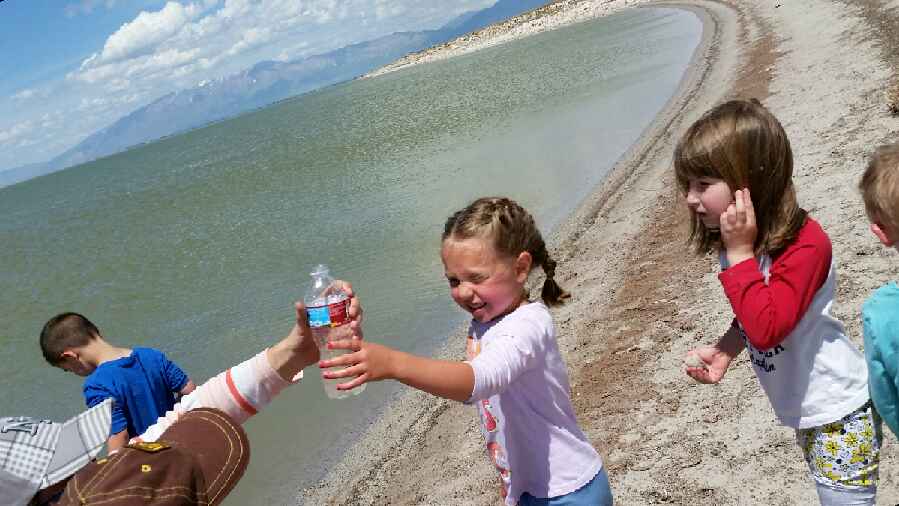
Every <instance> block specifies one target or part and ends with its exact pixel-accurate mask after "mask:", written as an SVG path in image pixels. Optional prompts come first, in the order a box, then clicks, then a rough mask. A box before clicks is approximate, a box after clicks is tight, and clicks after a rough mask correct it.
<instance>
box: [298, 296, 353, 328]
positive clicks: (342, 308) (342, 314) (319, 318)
mask: <svg viewBox="0 0 899 506" xmlns="http://www.w3.org/2000/svg"><path fill="white" fill-rule="evenodd" d="M349 305H350V299H343V300H342V301H340V302H335V303H333V304H328V305H327V306H313V307H307V308H306V316H307V317H308V318H309V326H310V327H312V328H319V327H339V326H341V325H343V324H344V323H348V322H349V321H350V317H349V314H347V310H348V308H349Z"/></svg>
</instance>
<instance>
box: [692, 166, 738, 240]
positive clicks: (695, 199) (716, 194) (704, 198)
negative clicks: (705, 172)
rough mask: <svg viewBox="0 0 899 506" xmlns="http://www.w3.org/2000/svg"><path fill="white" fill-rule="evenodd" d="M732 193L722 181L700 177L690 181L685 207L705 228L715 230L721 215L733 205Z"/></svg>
mask: <svg viewBox="0 0 899 506" xmlns="http://www.w3.org/2000/svg"><path fill="white" fill-rule="evenodd" d="M733 201H734V193H733V192H732V191H731V189H730V187H729V186H728V185H727V183H726V182H724V180H723V179H717V178H713V177H700V178H696V179H690V182H689V186H688V188H687V207H689V208H690V211H691V212H693V213H694V214H695V215H696V216H697V217H698V218H699V220H700V221H702V224H703V225H705V227H706V228H708V229H711V230H717V229H718V228H719V227H720V226H721V214H722V213H724V212H725V211H727V207H728V206H729V205H730V204H731V203H733Z"/></svg>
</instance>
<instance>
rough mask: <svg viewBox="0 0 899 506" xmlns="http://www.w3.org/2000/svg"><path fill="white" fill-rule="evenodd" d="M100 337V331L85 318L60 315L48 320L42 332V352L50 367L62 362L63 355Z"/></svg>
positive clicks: (73, 314) (76, 315)
mask: <svg viewBox="0 0 899 506" xmlns="http://www.w3.org/2000/svg"><path fill="white" fill-rule="evenodd" d="M99 336H100V331H99V330H98V329H97V326H96V325H94V324H93V323H92V322H91V321H90V320H88V319H87V318H86V317H85V316H83V315H80V314H78V313H71V312H69V313H60V314H58V315H56V316H54V317H53V318H50V319H49V320H47V323H45V324H44V328H43V329H42V330H41V352H42V353H43V354H44V359H46V360H47V362H49V363H50V365H54V366H55V365H59V363H60V362H62V353H63V352H64V351H66V350H70V349H72V348H78V347H80V346H84V345H86V344H87V343H89V342H91V341H93V340H94V339H96V338H97V337H99Z"/></svg>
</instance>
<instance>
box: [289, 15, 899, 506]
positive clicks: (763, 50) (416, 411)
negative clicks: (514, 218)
mask: <svg viewBox="0 0 899 506" xmlns="http://www.w3.org/2000/svg"><path fill="white" fill-rule="evenodd" d="M638 5H666V6H677V7H680V8H685V9H690V10H692V11H693V12H695V13H696V14H697V15H698V16H699V17H700V18H701V19H703V22H704V27H705V28H704V30H705V34H704V38H703V39H704V40H703V42H702V44H701V45H700V47H699V48H698V49H697V51H696V54H695V56H694V60H693V63H692V64H691V68H690V70H689V71H688V73H687V75H686V76H685V77H684V80H683V82H682V84H681V88H680V90H679V92H678V93H677V94H676V95H675V97H673V98H672V100H671V101H670V102H669V104H668V105H667V106H666V107H665V109H664V110H663V112H662V113H661V114H660V115H659V117H658V118H657V119H656V121H655V122H654V124H653V125H652V126H651V127H650V128H649V129H648V130H647V131H646V132H645V133H644V135H643V136H642V138H641V140H640V142H638V143H637V144H636V145H635V146H634V147H632V149H631V150H630V151H629V152H628V153H627V154H626V155H625V156H624V157H623V158H622V159H621V160H620V161H619V163H618V164H617V165H616V167H615V169H614V170H613V172H612V174H611V175H610V177H609V178H608V179H607V180H606V181H605V182H604V183H603V184H602V185H600V186H599V187H598V188H596V190H595V191H594V192H593V194H592V195H591V196H590V197H589V198H587V199H586V200H585V201H584V202H583V203H582V205H581V206H580V208H579V209H578V210H577V211H576V212H575V213H574V214H573V215H572V216H571V217H570V218H569V219H568V220H567V222H566V223H564V224H563V225H562V226H561V227H560V228H559V229H558V230H556V231H555V233H554V235H553V237H552V241H551V242H552V245H553V249H554V252H555V255H556V256H557V258H558V260H559V268H558V270H557V273H558V276H559V277H558V279H559V281H560V283H561V284H562V286H564V287H566V288H568V289H570V290H571V291H572V292H573V294H574V297H573V299H572V301H571V302H570V303H568V304H566V305H565V306H563V307H561V308H559V309H556V310H554V317H555V321H556V324H557V328H558V334H559V342H560V346H561V348H562V350H563V353H564V354H565V358H566V360H567V363H568V367H569V371H570V374H571V379H572V397H573V400H574V403H575V408H576V410H577V414H578V419H579V421H580V424H581V426H582V427H583V428H584V430H585V432H586V433H587V435H588V437H589V438H590V439H591V441H592V442H593V444H594V446H595V447H596V448H597V449H598V450H599V451H600V453H601V455H602V456H603V459H604V462H605V465H606V467H607V469H608V473H609V476H610V481H611V485H612V490H613V492H614V494H615V498H616V503H617V504H622V505H644V504H695V503H697V502H701V503H704V504H714V505H738V504H771V505H806V504H817V497H816V495H815V491H814V486H813V484H812V482H811V481H810V479H809V478H808V477H807V475H806V470H805V465H804V463H803V461H802V457H801V453H800V450H799V449H798V447H797V446H796V444H795V437H794V433H793V431H792V430H791V429H788V428H786V427H782V426H780V425H778V424H777V422H776V419H775V417H774V413H773V411H772V410H771V407H770V406H769V404H768V401H767V399H766V397H765V395H764V394H763V393H762V392H761V389H760V387H759V384H758V381H757V380H756V378H755V375H754V373H753V371H752V370H751V368H750V366H749V364H748V363H746V361H745V359H742V360H740V361H738V362H737V363H735V364H734V365H733V366H732V367H731V369H730V371H729V372H728V374H727V376H725V378H724V380H723V381H722V382H721V383H720V384H719V385H715V386H709V385H700V384H697V383H695V382H693V381H692V380H691V379H690V378H688V377H687V376H686V375H685V374H684V373H683V371H682V360H683V357H684V355H685V354H686V352H687V351H688V350H689V349H691V348H693V347H695V346H697V345H700V344H705V343H711V342H713V341H714V340H716V339H717V338H718V337H719V336H720V334H721V333H722V332H723V331H724V330H725V329H726V328H727V326H728V325H729V322H730V318H731V316H732V312H731V309H730V307H729V305H728V303H727V300H726V298H725V297H724V295H723V292H722V290H721V287H720V284H719V282H718V280H717V279H716V276H715V273H716V270H717V265H716V262H715V261H714V259H712V258H711V257H697V256H695V255H693V253H692V252H691V251H690V250H689V249H688V247H687V246H686V244H685V239H686V231H687V214H686V213H687V211H686V207H685V206H684V205H683V202H682V200H681V198H680V197H679V196H678V195H677V194H676V192H675V191H674V189H673V188H674V184H673V174H672V170H671V156H672V153H673V146H674V143H675V142H676V140H677V138H678V136H679V135H680V133H681V132H683V130H684V129H685V128H686V126H688V125H689V124H690V123H691V122H692V121H694V120H695V119H696V118H697V117H698V116H699V115H700V114H701V113H702V112H703V111H705V110H707V109H708V108H709V107H711V106H712V105H714V104H716V103H719V102H721V101H722V100H725V99H728V98H733V97H757V98H759V99H761V100H762V101H763V102H764V103H765V104H766V105H767V106H768V107H769V108H770V109H771V110H772V112H774V114H775V115H777V116H778V118H780V120H781V121H782V122H783V124H784V127H785V128H786V130H787V133H788V134H789V136H790V140H791V142H792V145H793V151H794V156H795V167H796V170H795V174H794V181H795V182H796V185H797V189H798V193H799V199H800V203H801V204H802V206H803V207H804V208H806V209H808V210H809V211H810V213H811V214H812V216H813V217H814V218H815V219H817V220H818V221H819V222H820V223H821V225H822V226H823V227H824V229H825V230H826V231H827V232H828V234H829V235H830V237H831V240H832V242H833V247H834V248H833V251H834V257H835V259H836V262H837V271H838V291H837V300H836V302H835V304H834V307H833V313H834V315H835V316H836V317H838V318H839V319H841V320H842V321H843V322H844V323H845V324H846V328H847V331H848V333H849V335H850V336H851V338H852V339H853V340H854V341H855V342H856V343H859V345H860V343H861V326H860V321H859V314H860V309H861V304H862V302H863V301H864V299H865V298H866V297H867V296H868V294H870V293H871V291H873V290H874V289H875V288H876V287H878V286H880V285H881V284H883V283H885V282H886V281H888V280H889V279H891V278H892V277H894V273H895V272H896V270H897V267H899V258H897V257H896V254H895V253H890V252H888V251H885V250H884V249H882V248H881V246H880V244H879V243H878V242H877V241H876V239H875V238H874V237H873V236H872V235H871V234H870V233H869V232H868V225H867V221H866V219H865V215H864V210H863V206H862V203H861V200H860V197H859V195H858V192H857V190H856V184H857V181H858V178H859V176H860V175H861V172H862V171H863V170H864V166H865V160H866V157H867V155H868V154H869V153H870V151H871V149H872V148H873V147H874V146H876V145H878V144H881V143H883V142H887V141H892V140H895V139H896V132H897V130H899V119H896V118H894V117H892V116H891V115H890V113H889V111H888V108H887V101H886V90H887V89H888V87H889V86H890V83H891V82H892V79H893V76H894V75H896V70H897V65H899V56H897V55H899V52H897V51H895V50H894V49H895V48H896V47H897V43H896V41H895V40H894V38H895V37H896V36H895V35H894V34H895V33H899V31H897V28H899V14H897V12H896V11H893V10H892V9H895V8H896V7H897V6H899V2H897V1H895V0H893V1H886V0H884V1H877V0H859V1H856V2H840V1H830V0H805V1H802V2H797V1H786V0H779V1H778V0H764V1H745V2H743V1H737V0H727V1H699V0H696V1H692V0H685V1H681V2H676V3H667V2H662V3H660V2H641V1H635V0H630V1H625V0H612V1H601V0H563V1H560V2H556V3H554V4H551V5H550V6H547V7H545V8H543V9H541V10H539V11H538V12H535V13H530V14H526V15H523V16H521V17H519V18H518V19H516V20H512V21H510V22H507V23H504V24H502V25H500V26H495V27H491V28H487V29H485V30H482V31H480V32H477V33H476V34H471V35H469V36H466V37H463V38H461V39H458V40H457V41H453V42H450V43H448V44H445V45H443V46H440V47H437V48H434V49H431V50H426V51H423V52H421V53H416V54H414V55H410V56H409V57H407V58H404V59H403V60H401V61H399V62H397V63H396V64H394V65H393V66H388V67H387V68H385V69H382V70H381V71H378V72H375V73H373V75H377V74H378V73H381V72H386V71H391V70H397V69H402V68H403V67H405V66H408V65H414V64H419V63H426V62H428V61H433V60H435V59H440V58H446V57H451V56H454V55H457V54H462V53H465V52H468V51H473V50H477V49H479V48H482V47H487V46H489V45H493V44H497V43H502V42H504V41H508V40H513V39H515V38H519V37H522V36H527V35H528V34H530V33H536V32H539V31H543V30H547V29H553V28H555V27H558V26H564V25H567V24H570V23H573V22H578V21H582V20H586V19H591V18H593V17H596V16H601V15H606V14H608V13H611V12H615V11H618V10H620V9H623V8H634V7H635V6H638ZM622 252H625V253H624V254H622ZM371 337H375V336H371ZM463 347H464V345H463V341H462V340H461V339H452V338H451V339H450V340H449V344H448V348H447V350H446V351H445V352H444V355H445V356H448V357H454V358H461V353H462V350H463ZM475 422H476V414H475V411H474V410H473V409H472V408H469V407H466V406H462V405H460V404H457V403H453V402H449V401H444V400H440V399H436V398H433V397H430V396H426V395H424V394H420V393H417V392H414V391H410V392H409V393H408V394H406V395H404V396H402V398H401V399H400V400H398V401H397V403H396V404H395V405H393V406H392V407H391V409H390V412H389V413H388V415H387V416H386V417H384V418H383V419H381V420H379V421H378V422H377V423H375V424H374V425H373V426H372V427H371V428H370V430H369V431H368V433H367V434H366V435H365V436H364V437H363V439H362V441H361V442H360V443H359V444H357V445H356V446H355V447H354V448H352V449H351V450H350V451H349V453H348V454H347V456H346V458H345V459H344V461H343V462H342V463H341V464H340V465H338V466H336V467H335V468H334V469H333V470H332V472H331V474H330V475H329V477H328V478H327V479H326V480H325V481H324V482H322V483H320V484H319V485H318V486H316V487H313V488H310V489H308V490H305V491H303V497H302V499H303V500H304V502H305V504H309V505H319V504H335V505H374V504H378V505H382V504H395V505H413V504H434V505H436V504H472V505H497V504H500V501H499V494H498V491H497V479H496V475H495V470H494V469H493V467H492V465H491V464H490V463H489V462H488V460H487V458H486V456H485V453H484V449H483V445H482V441H481V436H480V433H479V431H478V429H477V427H476V425H475ZM885 430H886V429H885ZM887 432H888V430H887ZM897 480H899V445H897V444H896V440H895V438H894V437H893V436H892V435H889V434H887V436H886V438H885V442H884V451H883V453H882V460H881V486H880V492H879V497H878V504H897V503H899V486H897Z"/></svg>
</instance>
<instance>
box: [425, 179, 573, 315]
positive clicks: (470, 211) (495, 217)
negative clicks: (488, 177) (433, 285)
mask: <svg viewBox="0 0 899 506" xmlns="http://www.w3.org/2000/svg"><path fill="white" fill-rule="evenodd" d="M473 237H479V238H482V239H485V240H488V241H489V242H490V243H491V244H492V245H493V247H494V249H496V251H497V252H498V253H500V254H502V255H504V256H508V257H511V258H516V257H518V255H519V254H521V253H522V252H524V251H527V252H528V253H530V255H531V257H532V258H533V260H534V264H537V265H539V266H540V267H542V268H543V272H544V273H546V281H544V282H543V290H542V292H541V294H540V295H541V298H542V299H543V302H544V303H546V305H548V306H557V305H559V304H562V303H563V302H564V301H563V299H566V298H568V297H569V294H568V293H567V292H566V291H565V290H563V289H562V287H560V286H559V284H558V283H556V280H555V275H556V262H555V260H553V259H552V258H551V257H550V256H549V252H548V251H547V250H546V243H545V242H544V241H543V237H542V236H541V235H540V230H538V229H537V225H536V224H535V223H534V218H533V217H532V216H531V214H530V213H528V212H527V211H526V210H525V209H524V208H523V207H521V206H520V205H518V203H517V202H515V201H514V200H511V199H508V198H505V197H482V198H479V199H478V200H475V201H474V202H472V203H471V204H469V205H468V206H466V207H465V208H464V209H461V210H459V211H456V212H455V213H453V215H452V216H450V217H449V218H448V219H447V220H446V225H445V226H444V227H443V236H442V238H441V239H442V240H443V241H446V240H447V239H450V238H452V239H471V238H473Z"/></svg>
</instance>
